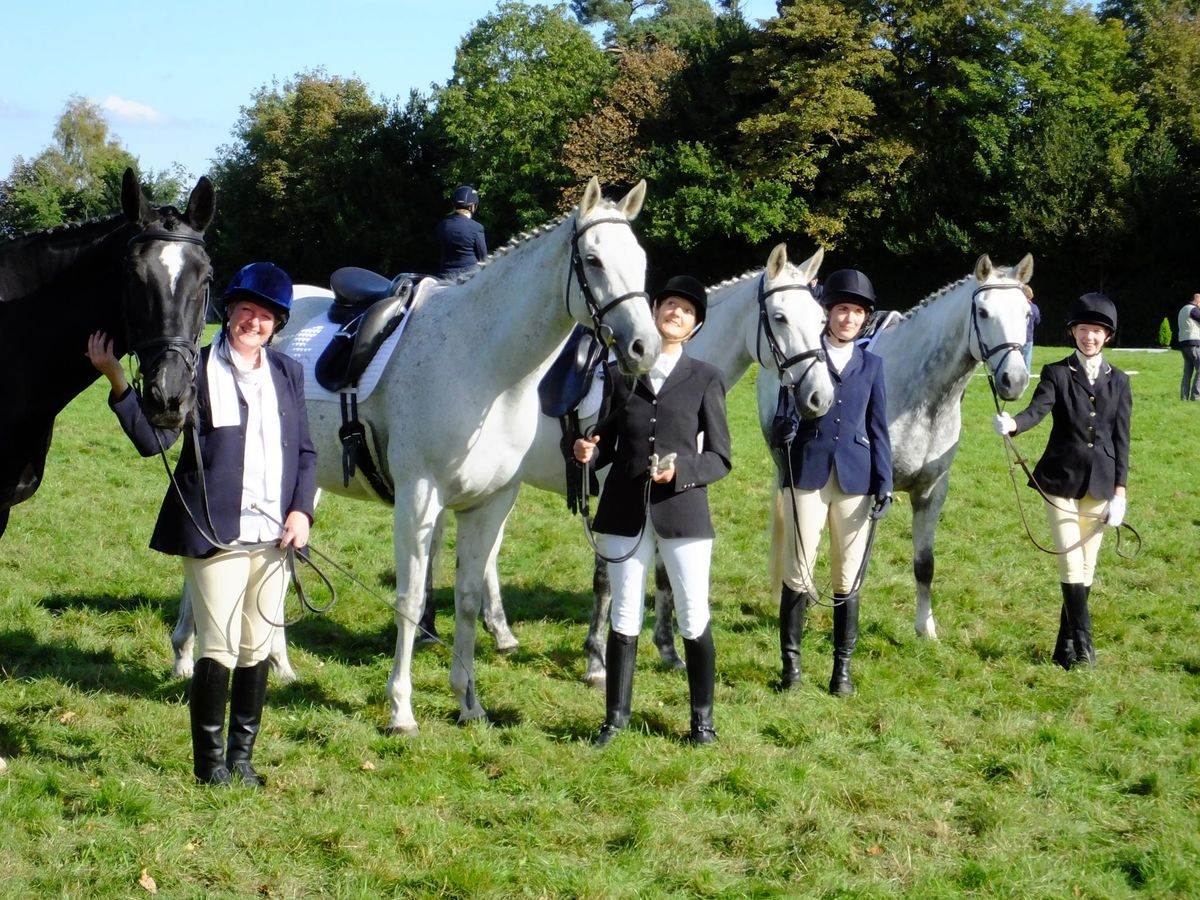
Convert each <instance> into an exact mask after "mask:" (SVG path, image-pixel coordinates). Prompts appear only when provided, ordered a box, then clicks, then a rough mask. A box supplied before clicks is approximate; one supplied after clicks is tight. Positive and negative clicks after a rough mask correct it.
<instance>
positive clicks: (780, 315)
mask: <svg viewBox="0 0 1200 900" xmlns="http://www.w3.org/2000/svg"><path fill="white" fill-rule="evenodd" d="M775 321H776V322H778V323H779V324H780V325H786V324H787V316H785V315H784V314H783V313H775Z"/></svg>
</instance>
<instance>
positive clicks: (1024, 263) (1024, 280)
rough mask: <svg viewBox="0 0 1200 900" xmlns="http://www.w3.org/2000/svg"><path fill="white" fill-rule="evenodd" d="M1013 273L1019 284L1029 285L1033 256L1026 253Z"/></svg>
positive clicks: (1031, 276) (1031, 275)
mask: <svg viewBox="0 0 1200 900" xmlns="http://www.w3.org/2000/svg"><path fill="white" fill-rule="evenodd" d="M1013 273H1014V274H1015V275H1016V277H1017V281H1019V282H1021V284H1029V280H1030V279H1031V278H1033V254H1032V253H1026V254H1025V255H1024V256H1023V257H1021V261H1020V262H1019V263H1017V265H1016V267H1015V268H1014V269H1013Z"/></svg>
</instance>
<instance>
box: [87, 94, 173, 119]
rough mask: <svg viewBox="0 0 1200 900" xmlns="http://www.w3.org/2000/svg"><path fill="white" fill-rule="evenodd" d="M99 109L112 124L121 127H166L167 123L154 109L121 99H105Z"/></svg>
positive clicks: (164, 117) (163, 116)
mask: <svg viewBox="0 0 1200 900" xmlns="http://www.w3.org/2000/svg"><path fill="white" fill-rule="evenodd" d="M100 108H101V109H103V110H104V111H105V112H106V113H108V115H109V116H110V117H111V118H112V120H113V122H114V123H119V124H123V125H166V124H167V122H168V119H167V117H166V116H165V115H163V114H162V113H160V112H159V111H158V110H157V109H155V108H154V107H152V106H146V105H145V104H144V103H138V102H137V101H135V100H125V99H123V98H121V97H105V98H104V99H103V100H101V101H100Z"/></svg>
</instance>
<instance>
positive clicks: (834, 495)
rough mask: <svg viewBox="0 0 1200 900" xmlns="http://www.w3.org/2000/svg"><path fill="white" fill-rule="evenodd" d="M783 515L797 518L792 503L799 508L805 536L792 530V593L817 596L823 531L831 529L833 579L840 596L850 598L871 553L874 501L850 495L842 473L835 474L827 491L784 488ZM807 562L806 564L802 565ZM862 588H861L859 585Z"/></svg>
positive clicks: (788, 562)
mask: <svg viewBox="0 0 1200 900" xmlns="http://www.w3.org/2000/svg"><path fill="white" fill-rule="evenodd" d="M780 490H781V492H782V493H783V498H782V499H783V510H784V515H785V516H788V517H789V518H790V517H791V515H792V503H793V502H795V504H796V515H797V518H798V519H799V523H800V533H799V535H797V534H796V533H795V531H796V529H795V528H794V527H791V528H788V529H787V530H788V532H789V533H790V534H791V535H792V541H793V544H792V547H791V548H790V552H786V553H785V554H784V560H783V582H784V584H786V585H787V586H788V587H789V588H791V589H792V590H793V591H802V592H808V593H810V594H813V595H816V594H817V588H816V585H815V584H814V583H813V566H815V565H816V562H817V547H818V546H819V545H820V543H821V531H822V529H824V527H825V525H826V524H828V525H829V575H830V581H831V582H832V585H833V591H834V593H836V594H848V593H850V592H851V591H852V590H853V589H854V587H855V585H854V582H855V579H856V578H857V576H858V570H859V567H860V566H861V565H862V561H863V554H864V553H865V552H866V549H867V538H868V537H869V536H870V533H871V529H870V527H869V525H870V522H869V519H868V514H869V513H870V512H871V498H870V497H869V496H868V495H866V494H845V493H842V489H841V488H840V487H839V486H838V483H837V474H836V473H832V474H830V476H829V481H827V482H826V483H825V486H824V487H823V488H821V489H820V490H817V491H806V490H800V489H798V488H790V487H788V488H781V489H780ZM801 560H803V562H801ZM860 587H861V585H860Z"/></svg>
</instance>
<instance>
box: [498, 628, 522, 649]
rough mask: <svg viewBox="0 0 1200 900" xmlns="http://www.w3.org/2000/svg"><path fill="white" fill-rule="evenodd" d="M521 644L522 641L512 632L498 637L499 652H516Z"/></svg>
mask: <svg viewBox="0 0 1200 900" xmlns="http://www.w3.org/2000/svg"><path fill="white" fill-rule="evenodd" d="M520 646H521V642H520V641H518V640H517V638H516V635H514V634H512V633H511V632H510V633H508V634H507V635H502V636H499V637H497V638H496V652H497V653H514V652H516V650H517V649H518V648H519V647H520Z"/></svg>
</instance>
